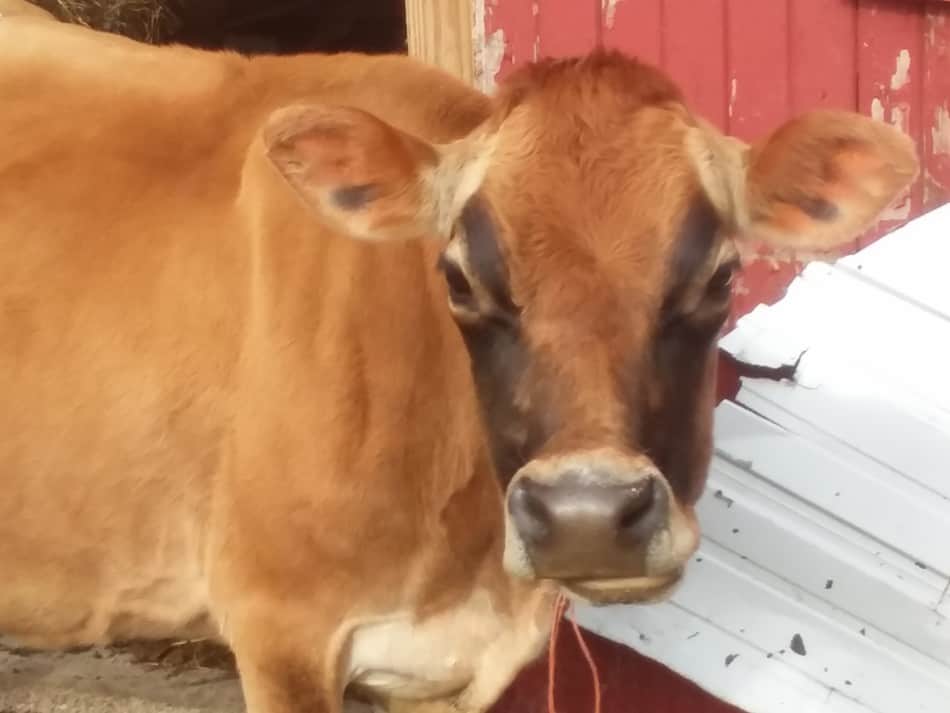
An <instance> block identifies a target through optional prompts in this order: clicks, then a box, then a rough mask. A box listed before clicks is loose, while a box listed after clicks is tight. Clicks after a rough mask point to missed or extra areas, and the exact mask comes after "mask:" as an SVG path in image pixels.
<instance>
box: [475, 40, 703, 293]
mask: <svg viewBox="0 0 950 713" xmlns="http://www.w3.org/2000/svg"><path fill="white" fill-rule="evenodd" d="M498 102H499V104H498V105H499V110H498V111H499V112H501V114H502V117H501V118H500V119H499V124H498V125H499V129H498V143H497V147H496V152H495V158H494V160H493V162H492V165H491V168H490V169H489V173H488V178H487V180H486V184H485V194H486V195H487V196H488V200H489V202H490V204H491V205H492V209H493V212H494V213H495V216H496V219H497V222H498V229H497V231H496V232H497V236H498V239H499V240H500V241H501V243H502V252H503V253H505V254H506V255H508V256H509V258H510V262H511V265H510V267H511V270H512V275H511V277H512V280H513V282H514V283H516V284H514V285H513V287H514V288H515V289H516V291H531V290H533V289H534V288H535V287H536V286H540V285H542V284H552V283H553V282H556V281H555V280H552V275H554V274H557V275H560V276H561V279H562V280H567V279H569V278H570V276H571V275H576V276H578V277H581V276H583V274H588V275H590V274H596V275H598V277H599V278H600V279H601V280H603V281H604V286H605V287H608V286H615V287H622V286H627V287H629V288H630V289H640V290H643V289H648V290H649V291H651V292H658V291H660V290H661V284H660V283H662V282H663V279H664V277H663V276H664V275H665V274H666V272H667V268H668V267H669V264H670V262H671V260H672V259H673V257H674V253H675V252H676V250H677V249H678V243H679V242H680V237H681V236H682V234H683V231H682V224H683V222H684V221H686V220H687V219H688V216H689V214H690V211H691V209H692V207H693V205H694V204H695V203H696V201H697V200H698V199H699V198H700V196H699V193H700V191H699V185H698V179H697V177H696V175H695V172H694V169H693V168H692V164H691V162H690V161H689V158H688V156H687V153H686V147H685V141H684V136H685V132H686V130H687V126H688V122H689V116H688V113H687V110H686V108H685V106H684V105H683V103H682V99H681V97H680V95H679V92H678V90H677V88H676V87H675V85H673V84H672V83H670V82H669V80H668V79H666V78H665V77H664V76H663V75H661V74H659V73H658V72H657V71H656V70H654V69H653V68H650V67H647V66H644V65H641V64H639V63H638V62H636V61H633V60H630V59H629V58H626V57H623V56H621V55H615V54H613V53H609V52H606V53H599V54H597V55H594V56H593V57H589V58H585V59H583V60H560V61H551V62H548V63H542V64H540V65H537V66H533V67H531V68H530V69H529V70H525V71H524V72H523V74H521V75H516V76H515V77H514V78H513V79H512V80H511V82H510V83H509V85H507V86H505V87H503V88H502V90H501V93H500V97H499V99H498Z"/></svg>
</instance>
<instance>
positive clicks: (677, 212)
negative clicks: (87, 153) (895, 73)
mask: <svg viewBox="0 0 950 713" xmlns="http://www.w3.org/2000/svg"><path fill="white" fill-rule="evenodd" d="M495 107H496V108H495V112H494V115H493V116H492V117H491V119H490V120H489V121H487V122H486V123H485V124H484V125H483V126H481V127H480V128H479V129H478V130H477V131H475V132H474V133H473V134H472V135H471V136H469V137H467V138H465V139H462V140H460V141H457V142H455V143H452V144H449V145H438V146H437V145H432V144H429V143H426V142H424V141H422V140H420V139H418V138H416V137H412V136H409V135H407V134H405V133H404V132H402V131H399V130H397V129H396V128H394V127H392V126H390V125H389V124H387V123H385V122H383V121H382V120H380V119H378V118H376V117H373V116H370V115H369V114H366V113H364V112H362V111H358V110H354V109H347V108H339V107H333V108H328V107H312V106H311V107H298V108H295V109H288V110H284V111H282V112H279V113H278V114H276V115H274V116H273V117H272V119H271V122H270V124H269V126H268V127H267V129H266V130H265V143H266V144H267V145H268V147H269V155H270V157H271V159H272V160H273V161H274V163H275V164H276V165H277V167H278V168H279V169H280V170H281V172H282V173H283V174H284V176H285V177H286V178H287V179H288V180H289V182H290V183H291V184H292V185H293V186H295V187H296V189H297V190H298V191H299V192H300V194H301V195H302V196H304V198H305V199H306V200H307V201H308V202H309V203H310V204H311V205H315V206H317V207H318V209H319V210H320V211H321V213H322V214H323V215H324V216H326V217H328V218H330V219H331V220H334V221H336V222H337V223H338V225H339V226H340V227H341V228H342V229H343V230H344V231H345V232H346V233H348V234H350V235H352V236H355V237H359V238H363V239H368V240H389V239H406V238H416V237H420V236H424V235H429V236H432V235H436V236H438V237H439V239H441V240H443V241H444V249H443V250H442V253H441V259H440V261H439V268H440V269H441V271H442V272H443V273H444V278H445V283H446V289H447V293H448V294H447V302H448V303H447V306H446V308H447V309H448V310H450V311H451V314H452V315H453V316H454V318H455V321H456V322H457V324H458V328H459V330H460V332H461V335H462V337H463V338H464V341H465V344H466V345H467V348H468V351H469V354H470V358H471V365H472V373H473V376H474V382H475V385H476V389H477V392H478V396H479V400H480V402H481V406H482V409H483V416H484V419H483V420H484V424H485V427H486V430H487V433H488V434H489V441H490V444H491V449H492V452H493V455H494V461H495V465H496V470H497V474H498V477H499V478H500V479H501V481H502V485H503V486H504V487H505V493H506V494H505V497H506V508H505V511H506V518H507V520H506V546H505V565H506V567H507V569H508V571H509V572H510V573H512V574H514V575H517V576H522V577H529V578H538V579H553V580H557V581H559V582H561V583H563V584H564V586H565V587H566V588H567V589H568V590H570V591H572V592H574V593H577V594H580V595H582V596H584V597H586V598H589V599H591V600H594V601H601V602H605V601H644V600H647V599H651V598H656V597H658V596H661V595H663V594H664V593H666V592H667V591H669V589H670V587H671V586H672V585H673V584H674V583H675V582H676V581H677V580H678V579H679V577H680V576H681V573H682V571H683V568H684V566H685V564H686V562H687V561H688V559H689V558H690V556H691V555H692V553H693V552H694V551H695V549H696V547H697V544H698V538H699V534H698V527H697V524H696V519H695V515H694V510H693V506H694V504H695V503H696V501H697V499H698V497H699V495H700V493H701V491H702V489H703V486H704V483H705V480H706V474H707V468H708V465H709V460H710V456H711V421H712V415H713V407H714V388H715V385H714V382H715V354H716V349H715V340H716V336H717V333H718V332H719V330H720V329H721V327H722V325H723V322H724V320H725V319H726V316H727V313H728V311H729V304H730V294H731V283H732V280H733V277H734V275H735V273H736V270H737V268H738V267H739V262H738V246H739V243H738V242H737V241H740V240H750V239H755V240H759V241H764V242H766V243H769V244H772V245H776V246H784V247H792V248H797V249H826V248H831V247H833V246H835V245H837V244H840V243H843V242H845V241H848V240H851V239H853V238H854V237H855V236H857V235H858V234H859V233H860V232H861V231H862V230H863V229H865V228H866V227H867V226H868V225H869V224H870V223H871V222H872V221H873V219H874V218H875V217H876V216H877V214H878V213H879V212H880V211H881V210H882V209H884V208H885V207H886V206H887V205H888V204H889V203H890V202H891V201H892V200H893V199H895V197H896V196H897V195H898V194H899V193H900V192H901V191H902V190H903V189H904V188H905V187H906V186H907V185H908V184H909V183H910V181H911V180H912V178H913V177H914V175H915V174H916V171H917V161H916V156H915V152H914V148H913V144H912V142H911V141H910V140H909V139H908V138H907V137H906V136H904V135H903V134H901V133H899V132H898V131H897V130H895V129H894V128H892V127H890V126H887V125H885V124H882V123H879V122H874V121H872V120H870V119H868V118H863V117H861V116H858V115H856V114H850V113H842V112H814V113H809V114H805V115H803V116H801V117H798V118H796V119H793V120H791V121H789V122H788V123H786V124H784V125H783V126H781V127H779V128H778V129H777V130H776V131H775V132H774V133H772V134H771V135H770V136H767V137H765V138H764V139H762V140H761V141H759V142H757V143H755V144H753V145H751V146H749V145H746V144H743V143H741V142H739V141H737V140H734V139H731V138H727V137H726V136H723V135H722V134H720V133H719V132H718V131H717V130H716V129H714V128H712V127H711V126H710V125H708V124H707V123H706V122H704V121H702V120H701V119H699V118H698V117H695V116H694V115H693V114H691V113H690V111H689V110H688V109H687V108H686V106H685V105H684V103H683V100H682V97H681V95H680V93H679V92H678V90H677V88H676V87H675V86H674V85H673V84H672V83H671V82H670V80H669V79H667V78H666V77H665V76H663V75H662V74H661V73H659V72H658V71H656V70H654V69H652V68H650V67H647V66H644V65H642V64H640V63H637V62H635V61H633V60H630V59H627V58H624V57H622V56H620V55H617V54H612V53H597V54H595V55H592V56H590V57H586V58H584V59H581V60H573V59H572V60H560V61H548V62H543V63H539V64H536V65H533V66H529V67H527V68H525V69H523V70H521V71H520V72H518V73H516V74H515V75H514V76H513V77H512V78H511V79H510V80H509V81H508V82H507V83H506V84H505V86H503V87H502V89H501V91H500V92H499V94H498V96H497V97H496V99H495Z"/></svg>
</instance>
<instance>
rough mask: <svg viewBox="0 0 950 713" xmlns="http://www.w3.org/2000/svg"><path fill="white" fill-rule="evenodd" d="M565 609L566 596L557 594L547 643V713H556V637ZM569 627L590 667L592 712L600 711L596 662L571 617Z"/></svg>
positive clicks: (566, 603) (598, 678)
mask: <svg viewBox="0 0 950 713" xmlns="http://www.w3.org/2000/svg"><path fill="white" fill-rule="evenodd" d="M567 609H568V601H567V597H565V596H564V595H563V594H558V597H557V600H556V601H555V603H554V622H553V623H552V624H551V641H550V643H549V644H548V713H557V708H556V706H555V702H554V697H555V696H554V685H555V681H556V680H557V679H556V676H555V670H556V667H557V663H556V662H557V638H558V632H559V631H560V629H561V619H563V618H564V614H565V612H566V611H567ZM571 627H572V628H573V629H574V637H575V638H576V639H577V644H578V646H580V648H581V652H582V653H583V654H584V658H585V659H586V660H587V667H588V668H589V669H590V676H591V683H592V684H593V687H594V711H593V713H600V675H599V673H598V671H597V663H596V662H595V661H594V657H593V655H592V654H591V652H590V648H588V646H587V642H586V641H585V640H584V634H583V633H582V632H581V628H580V627H579V626H578V625H577V622H576V621H574V619H571Z"/></svg>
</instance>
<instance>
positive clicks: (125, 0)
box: [30, 0, 181, 44]
mask: <svg viewBox="0 0 950 713" xmlns="http://www.w3.org/2000/svg"><path fill="white" fill-rule="evenodd" d="M30 2H32V3H33V4H34V5H37V6H38V7H41V8H43V9H44V10H46V11H47V12H50V13H52V14H53V15H55V16H56V17H57V18H58V19H60V20H62V21H63V22H71V23H74V24H77V25H83V26H85V27H90V28H92V29H94V30H102V31H104V32H112V33H115V34H117V35H125V36H126V37H130V38H132V39H134V40H139V41H140V42H149V43H151V44H159V43H162V42H166V41H168V40H169V38H170V37H172V36H173V35H174V34H175V32H177V31H178V29H179V28H180V26H181V18H180V17H179V16H178V13H177V12H176V11H175V9H174V8H172V7H171V6H170V3H169V2H168V0H30Z"/></svg>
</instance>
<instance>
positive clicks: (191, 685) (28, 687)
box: [0, 639, 244, 713]
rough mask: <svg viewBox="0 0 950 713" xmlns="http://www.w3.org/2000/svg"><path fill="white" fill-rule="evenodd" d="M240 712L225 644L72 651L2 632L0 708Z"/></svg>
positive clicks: (22, 712) (10, 712) (14, 711)
mask: <svg viewBox="0 0 950 713" xmlns="http://www.w3.org/2000/svg"><path fill="white" fill-rule="evenodd" d="M54 711H55V712H56V713H113V712H115V713H243V711H244V704H243V700H242V697H241V690H240V685H239V683H238V678H237V673H236V671H235V670H234V667H233V663H232V661H231V658H230V656H229V655H228V654H227V652H225V651H222V650H221V649H219V648H217V647H210V646H207V645H204V644H201V643H197V644H195V643H192V644H185V645H181V644H176V643H159V644H148V645H143V644H133V645H128V646H122V647H115V648H112V647H110V648H92V649H86V650H83V651H78V652H68V653H66V652H45V651H42V652H40V651H32V650H27V649H22V648H17V647H15V646H13V645H12V643H11V642H9V641H6V642H5V641H3V640H2V639H0V713H53V712H54Z"/></svg>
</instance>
